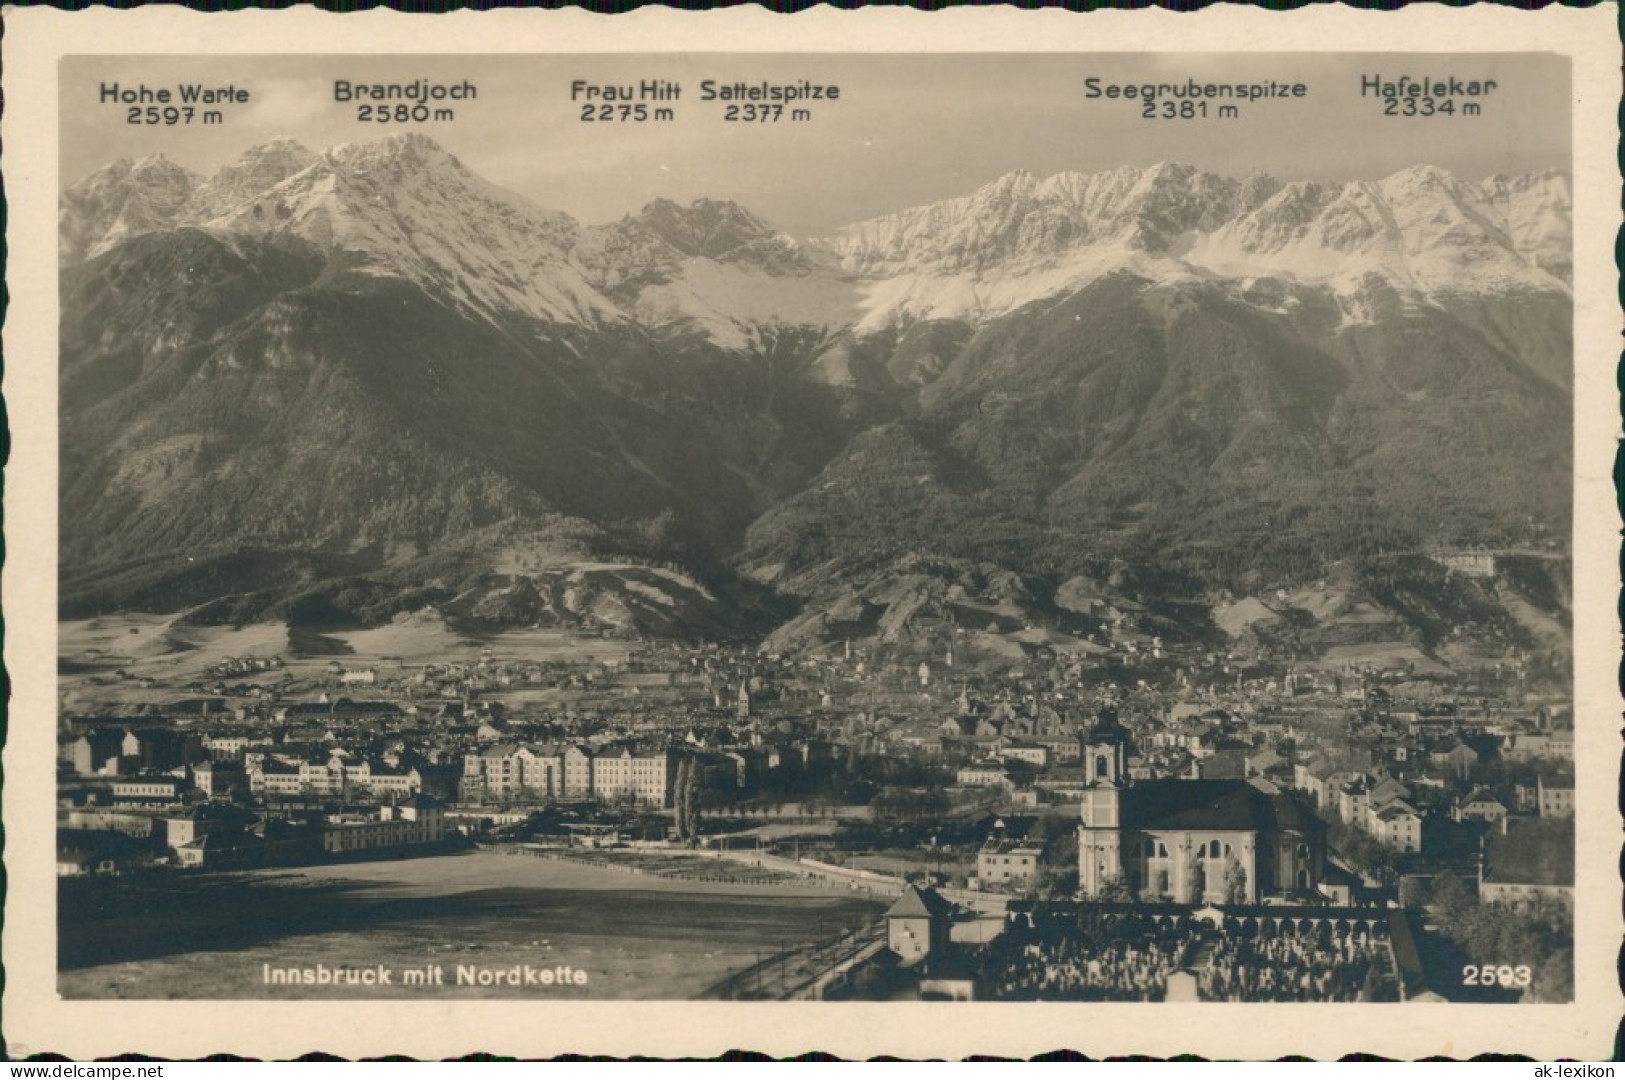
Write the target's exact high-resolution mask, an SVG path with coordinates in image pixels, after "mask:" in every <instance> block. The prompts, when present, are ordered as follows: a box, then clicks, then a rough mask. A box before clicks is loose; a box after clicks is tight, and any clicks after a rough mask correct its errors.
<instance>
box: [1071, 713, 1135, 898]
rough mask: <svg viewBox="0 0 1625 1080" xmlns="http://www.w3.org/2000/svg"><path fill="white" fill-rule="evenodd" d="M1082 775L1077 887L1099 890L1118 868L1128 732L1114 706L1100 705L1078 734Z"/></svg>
mask: <svg viewBox="0 0 1625 1080" xmlns="http://www.w3.org/2000/svg"><path fill="white" fill-rule="evenodd" d="M1080 741H1081V743H1082V746H1081V749H1082V751H1083V764H1084V770H1085V779H1086V780H1087V782H1088V785H1089V786H1088V787H1087V788H1086V789H1085V790H1084V793H1083V813H1082V817H1083V821H1082V823H1081V824H1080V825H1079V826H1078V890H1079V892H1080V893H1081V894H1082V895H1083V897H1084V898H1085V899H1093V898H1095V897H1098V896H1100V895H1101V893H1102V892H1103V891H1104V890H1105V888H1106V886H1107V884H1108V883H1109V882H1111V881H1112V880H1114V879H1116V878H1120V877H1121V876H1122V874H1123V850H1122V849H1123V810H1122V799H1123V789H1124V788H1125V787H1126V786H1128V732H1127V731H1126V730H1125V729H1124V728H1123V726H1122V725H1121V724H1119V723H1118V722H1117V712H1116V710H1115V709H1111V708H1102V709H1101V710H1100V715H1099V716H1098V717H1097V719H1096V720H1095V723H1094V724H1093V725H1092V726H1091V728H1090V730H1089V732H1088V733H1087V734H1086V735H1084V736H1083V737H1082V739H1081V740H1080Z"/></svg>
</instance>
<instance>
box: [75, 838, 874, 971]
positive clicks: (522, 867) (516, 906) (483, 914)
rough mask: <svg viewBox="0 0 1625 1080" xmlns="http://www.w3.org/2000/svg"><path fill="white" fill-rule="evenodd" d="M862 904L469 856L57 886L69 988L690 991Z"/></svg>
mask: <svg viewBox="0 0 1625 1080" xmlns="http://www.w3.org/2000/svg"><path fill="white" fill-rule="evenodd" d="M882 907H883V905H882V904H881V903H877V902H875V901H870V900H863V899H857V898H853V897H848V896H846V895H841V894H832V893H831V891H830V890H828V889H816V888H805V887H797V886H780V885H724V884H717V883H712V882H696V881H679V880H672V879H667V878H661V877H656V876H653V875H642V876H640V875H632V874H629V873H627V872H625V871H621V870H612V869H603V868H599V867H594V866H586V865H581V864H578V863H572V862H563V861H555V860H549V859H537V858H530V857H526V856H522V855H503V854H498V853H495V852H478V853H474V854H469V855H458V856H444V857H436V858H425V859H406V860H398V861H391V862H372V863H351V864H343V865H332V866H320V867H301V868H298V869H291V870H275V871H269V870H268V871H255V872H250V873H242V874H213V875H208V876H206V877H197V878H155V879H150V880H143V881H85V882H68V883H64V885H63V890H62V892H61V894H60V896H59V912H60V916H59V922H60V934H59V946H58V949H59V964H60V970H61V974H60V977H59V987H60V990H61V992H62V994H63V996H64V997H67V998H76V999H84V998H130V999H143V998H257V997H278V998H282V997H287V998H318V997H342V998H385V997H397V998H409V997H425V996H427V997H440V996H444V997H489V998H497V997H528V996H545V997H551V998H644V999H656V1000H658V999H675V998H687V997H691V996H693V995H695V994H697V993H699V992H700V991H702V990H704V989H705V988H706V987H707V986H709V985H710V984H711V983H713V982H715V981H717V980H718V979H721V978H723V977H724V976H726V975H727V974H729V973H730V972H731V971H738V970H740V969H741V968H744V967H746V966H747V965H749V964H751V963H754V962H755V961H756V959H757V957H758V953H761V954H762V955H767V954H771V953H773V952H775V951H777V950H778V949H780V948H781V947H782V946H783V945H794V944H796V943H797V942H802V941H808V940H811V939H813V938H814V937H817V936H821V935H827V934H830V933H832V932H834V931H835V930H838V929H840V928H842V927H844V926H852V925H857V924H859V923H862V922H867V921H868V920H869V919H871V918H872V917H873V916H874V915H875V914H877V913H878V912H879V911H881V910H882ZM266 964H269V965H271V966H273V967H314V966H315V965H317V964H325V965H327V966H328V967H334V966H337V965H348V966H351V967H368V966H372V965H383V966H384V967H385V968H388V969H390V970H393V971H395V972H397V973H399V972H404V971H405V970H407V969H410V968H423V967H425V966H430V965H440V966H442V967H443V968H444V970H445V972H446V980H447V985H444V986H442V987H435V988H419V987H402V986H400V985H399V984H398V980H399V978H400V975H399V974H397V976H396V978H397V984H396V985H393V986H388V987H340V988H334V987H331V986H328V987H323V986H282V985H274V986H272V985H265V983H264V982H263V978H262V966H263V965H266ZM523 964H528V965H532V966H533V967H536V968H542V967H548V968H556V967H557V966H559V965H568V966H570V967H573V968H576V969H580V970H584V971H586V972H587V973H588V980H589V981H588V983H587V985H586V986H583V987H576V986H570V987H568V988H561V987H557V986H548V987H530V988H523V987H522V988H519V989H513V988H508V987H482V986H453V985H451V981H452V978H453V975H454V973H455V971H456V968H457V966H458V965H462V966H465V967H483V968H495V969H502V968H506V967H511V966H513V965H523Z"/></svg>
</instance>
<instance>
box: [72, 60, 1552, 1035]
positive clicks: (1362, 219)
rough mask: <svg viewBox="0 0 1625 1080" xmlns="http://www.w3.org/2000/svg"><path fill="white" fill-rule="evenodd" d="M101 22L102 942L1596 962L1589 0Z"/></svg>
mask: <svg viewBox="0 0 1625 1080" xmlns="http://www.w3.org/2000/svg"><path fill="white" fill-rule="evenodd" d="M62 71H63V85H62V95H63V98H64V99H65V100H79V101H85V102H89V103H93V107H90V108H86V109H85V110H83V111H82V112H80V113H79V114H78V117H77V118H76V120H75V121H74V122H71V123H68V122H65V130H64V137H63V141H62V157H63V168H62V171H61V176H62V179H63V181H64V185H63V187H62V194H61V212H60V242H61V252H60V261H61V268H62V270H61V309H60V319H61V329H60V335H61V336H60V340H61V352H60V425H61V426H60V454H61V463H62V465H61V488H60V529H61V532H60V537H61V540H60V544H61V561H60V579H59V604H60V616H61V627H60V633H59V638H58V643H59V644H58V653H59V672H60V697H61V716H60V723H59V731H58V738H59V743H60V748H61V753H60V760H59V765H58V785H57V814H58V820H59V831H58V848H59V852H60V854H59V859H58V872H59V873H60V875H61V882H60V884H59V887H58V918H59V935H60V936H59V946H58V947H59V956H60V967H61V973H60V979H61V983H60V985H61V990H62V992H63V994H64V995H66V996H68V997H79V996H88V997H135V998H149V997H174V996H182V997H193V996H202V997H212V996H218V997H253V996H262V995H275V996H352V995H358V994H359V995H380V996H390V995H396V994H423V993H431V994H448V995H449V994H464V995H471V996H488V995H504V994H507V995H515V994H517V995H528V994H535V993H538V992H541V993H548V994H552V995H556V996H565V997H610V998H619V997H651V998H701V999H705V998H727V999H738V1000H817V1001H828V1002H838V1001H852V1000H903V999H907V1000H914V999H918V1000H940V1001H956V1000H995V1001H1161V1000H1165V999H1168V998H1176V999H1181V1000H1200V1001H1237V1000H1239V1001H1391V1002H1401V1001H1410V1000H1415V999H1418V998H1422V999H1430V998H1442V999H1446V1000H1468V1001H1494V1002H1505V1003H1518V1002H1562V1001H1567V1000H1569V998H1570V995H1571V992H1572V979H1571V974H1570V969H1571V966H1572V953H1573V932H1572V926H1571V921H1570V911H1571V909H1572V892H1573V889H1572V886H1573V876H1574V830H1573V816H1574V774H1573V754H1574V737H1573V708H1572V694H1571V689H1570V687H1571V678H1570V665H1571V659H1572V650H1571V645H1570V637H1571V622H1570V612H1569V596H1570V591H1571V582H1572V570H1571V560H1570V549H1569V542H1568V538H1569V533H1570V505H1569V499H1568V491H1567V486H1566V483H1565V480H1566V477H1567V476H1568V475H1569V474H1570V472H1571V471H1572V467H1573V466H1572V453H1571V438H1572V436H1571V431H1572V426H1573V424H1572V419H1571V402H1570V393H1571V387H1572V380H1573V364H1572V344H1571V340H1570V320H1571V303H1572V301H1571V292H1570V287H1569V275H1570V252H1571V247H1572V244H1571V214H1570V179H1569V174H1568V171H1567V166H1568V160H1569V153H1568V145H1567V132H1566V130H1565V129H1564V128H1562V127H1561V126H1557V125H1546V124H1544V123H1543V117H1545V116H1547V115H1550V114H1552V113H1555V112H1559V111H1561V109H1562V105H1563V102H1564V100H1565V99H1566V97H1567V77H1566V76H1567V70H1566V62H1565V61H1563V60H1561V59H1558V58H1552V57H1545V56H1537V55H1528V54H1525V55H1511V56H1494V57H1488V58H1475V59H1473V60H1472V61H1470V62H1469V61H1464V60H1459V59H1455V58H1450V57H1422V58H1418V57H1414V56H1412V57H1403V56H1386V57H1383V56H1375V57H1374V56H1368V55H1362V56H1346V57H1345V56H1321V57H1317V58H1315V59H1314V61H1313V63H1312V64H1305V63H1303V62H1301V61H1294V60H1283V59H1280V58H1257V59H1252V58H1245V57H1223V58H1214V57H1187V56H1166V55H1148V56H1134V57H1122V56H1117V57H1091V56H1067V57H1064V58H1059V59H1057V58H1045V57H1033V56H1016V57H1011V56H999V57H974V58H973V57H954V56H939V57H930V58H925V59H921V58H912V57H905V58H902V59H901V60H898V59H891V58H887V59H880V58H842V59H839V60H835V61H831V60H829V59H822V60H819V61H818V62H817V63H811V62H808V61H806V60H804V59H802V58H798V57H789V58H776V59H774V60H773V61H772V62H764V61H754V62H751V61H744V60H741V59H738V58H730V57H685V58H682V59H672V58H666V57H656V56H630V57H619V58H615V59H613V60H592V61H582V60H576V61H573V62H572V63H571V64H570V65H569V66H568V67H567V68H566V67H565V66H564V65H561V64H558V63H556V62H549V61H545V60H544V61H533V60H529V59H522V60H515V59H508V60H504V61H500V62H498V61H494V60H492V59H490V58H481V59H480V60H479V61H478V62H477V63H476V62H472V61H471V60H470V59H468V58H455V59H447V58H433V57H427V58H426V57H410V58H400V59H394V58H371V59H368V60H367V61H365V62H361V61H357V60H354V59H349V58H309V59H303V60H300V61H294V62H290V61H288V60H285V59H281V58H276V59H264V58H247V59H244V58H233V59H231V60H229V61H220V60H210V59H203V58H189V57H188V58H174V57H161V58H151V59H149V58H127V59H120V60H118V61H109V60H107V59H104V58H73V59H70V60H69V61H68V62H66V63H65V64H64V66H63V69H62ZM803 72H805V73H807V74H809V75H815V76H816V78H803V77H799V76H801V75H802V73H803ZM1018 72H1019V78H1016V77H1015V76H1016V75H1017V73H1018ZM476 76H477V77H476ZM577 76H580V77H577ZM949 82H951V85H952V87H953V93H952V94H951V95H950V96H946V97H937V96H936V95H935V94H933V95H931V96H929V97H926V96H923V95H922V94H921V92H920V91H921V88H938V87H941V86H942V85H943V84H945V83H949ZM1433 83H1437V84H1439V85H1437V86H1434V85H1432V84H1433ZM1418 86H1419V87H1421V88H1422V89H1423V90H1425V91H1427V93H1426V94H1425V95H1421V96H1418V95H1413V94H1412V93H1410V91H1411V89H1412V88H1413V87H1418ZM166 90H167V91H169V93H168V94H166V93H164V91H166ZM526 98H529V99H532V100H536V101H540V102H543V103H545V104H546V105H547V106H550V108H543V109H539V110H538V114H539V122H536V123H535V125H534V127H533V128H532V129H531V130H530V131H528V132H527V133H526V135H525V137H524V138H523V139H522V140H519V145H516V140H515V139H514V135H515V134H516V131H515V128H516V126H517V125H518V123H519V121H516V120H515V118H514V116H513V113H512V111H511V108H509V107H508V106H509V104H510V103H512V102H514V101H518V100H522V99H526ZM877 101H885V102H889V103H892V106H893V111H892V113H891V115H890V116H886V115H878V116H877V114H876V110H875V108H874V105H873V103H874V102H877ZM1311 101H1319V102H1321V105H1320V109H1325V108H1328V107H1333V108H1343V109H1346V111H1347V113H1348V116H1349V121H1348V123H1349V127H1350V129H1351V136H1350V138H1349V139H1348V140H1347V141H1339V142H1338V143H1337V144H1335V145H1333V144H1322V149H1321V152H1320V154H1319V155H1318V158H1317V157H1316V155H1314V154H1313V153H1309V154H1306V153H1304V152H1303V150H1302V144H1299V143H1297V142H1296V141H1295V140H1293V139H1291V138H1290V137H1289V135H1288V133H1289V132H1290V130H1291V129H1292V128H1294V127H1301V126H1305V125H1309V124H1314V123H1318V122H1320V117H1321V115H1322V114H1321V112H1320V110H1319V109H1317V110H1313V111H1311V110H1309V109H1307V108H1306V107H1305V103H1306V102H1311ZM1420 102H1426V103H1427V104H1428V106H1429V107H1431V108H1434V109H1440V108H1453V109H1454V110H1455V111H1456V112H1457V115H1458V116H1460V117H1461V118H1462V119H1461V120H1459V121H1458V122H1456V123H1455V124H1453V125H1452V126H1448V127H1445V126H1443V125H1442V124H1440V123H1439V120H1440V119H1442V118H1430V119H1431V122H1433V123H1434V125H1435V126H1434V127H1431V128H1427V129H1425V130H1428V131H1431V132H1435V133H1440V137H1439V138H1437V139H1430V140H1427V141H1426V142H1424V141H1423V140H1422V139H1420V138H1418V137H1416V135H1415V134H1413V132H1414V131H1418V130H1419V129H1417V128H1415V127H1406V126H1404V124H1403V120H1402V118H1401V124H1400V126H1398V127H1396V126H1395V120H1396V117H1395V116H1394V115H1393V114H1394V113H1396V112H1397V111H1398V110H1399V109H1400V108H1402V107H1404V108H1410V107H1413V106H1414V105H1415V104H1417V103H1420ZM1197 110H1200V111H1202V112H1206V113H1207V114H1208V115H1210V116H1211V117H1213V118H1214V119H1213V122H1212V123H1210V124H1209V125H1208V126H1207V127H1205V128H1203V129H1201V131H1200V132H1199V133H1193V132H1191V131H1190V130H1189V129H1188V128H1187V127H1183V126H1181V117H1184V118H1185V119H1186V120H1187V121H1190V120H1191V114H1192V113H1193V112H1196V111H1197ZM1483 110H1490V111H1491V113H1492V114H1493V115H1494V116H1495V119H1496V121H1497V122H1496V123H1495V124H1494V125H1493V126H1492V125H1490V124H1487V123H1484V122H1483V121H1481V120H1479V119H1478V117H1480V116H1481V115H1482V114H1483ZM153 112H155V113H156V115H157V118H158V119H157V122H143V123H128V122H126V117H127V116H136V117H144V114H146V113H153ZM1165 113H1166V114H1167V116H1168V118H1167V119H1163V115H1164V114H1165ZM1146 114H1149V115H1150V116H1151V119H1150V120H1149V121H1148V120H1147V119H1146V118H1145V116H1146ZM679 115H680V117H681V118H680V119H679ZM1012 116H1019V117H1021V118H1023V121H1024V122H1023V123H1022V125H1021V126H1020V127H1019V128H1018V129H1016V130H1013V131H1012V130H1008V129H1003V124H1004V123H1005V122H1006V121H1007V119H1008V118H1009V117H1012ZM374 119H375V121H376V122H371V123H368V121H372V120H374ZM357 120H360V121H362V123H360V124H358V123H357ZM403 120H404V122H403ZM1427 122H1429V119H1415V120H1413V123H1414V124H1423V123H1427ZM800 125H809V127H810V126H812V125H816V131H813V132H812V133H811V134H810V135H802V134H801V132H800V131H799V130H798V129H799V126H800ZM1266 127H1275V128H1278V129H1280V130H1281V131H1282V135H1281V136H1280V137H1278V138H1277V139H1275V140H1272V141H1270V142H1264V143H1260V142H1258V141H1255V140H1246V141H1237V140H1235V139H1234V138H1233V131H1234V130H1235V129H1240V130H1243V131H1257V130H1261V129H1263V128H1266ZM399 129H404V130H399ZM657 129H658V133H657V134H655V135H653V136H650V135H647V134H646V132H648V131H651V130H657ZM1509 130H1510V131H1511V132H1512V133H1514V135H1515V136H1520V137H1512V138H1509ZM1384 131H1393V132H1394V133H1395V134H1396V135H1397V137H1390V138H1386V139H1384V138H1378V137H1376V136H1378V135H1379V133H1381V132H1384ZM668 132H671V133H678V134H680V135H681V138H682V142H681V144H680V145H673V144H672V143H671V141H670V136H668V135H667V133H668ZM1067 132H1072V133H1074V134H1073V137H1072V138H1070V139H1067V138H1064V137H1063V136H1064V134H1065V133H1067ZM1355 132H1359V133H1366V132H1368V133H1369V134H1370V135H1371V136H1372V137H1371V138H1370V139H1367V138H1363V137H1358V136H1357V135H1355V134H1354V133H1355ZM1193 134H1194V137H1193ZM791 138H794V139H796V140H797V142H796V149H797V151H798V152H797V153H796V154H794V155H788V154H786V153H785V149H786V140H787V139H791ZM971 147H975V148H976V153H975V156H974V158H971V157H970V155H969V154H968V153H967V151H968V150H969V148H971ZM1176 155H1177V158H1176ZM956 158H957V159H959V160H960V161H962V162H965V164H961V165H959V166H958V167H953V166H949V165H947V162H949V161H952V160H955V159H956ZM583 163H585V164H583ZM561 165H563V166H564V167H567V169H568V175H562V176H561V175H558V171H557V170H558V169H559V168H560V166H561ZM205 955H206V956H208V957H209V959H210V962H209V964H208V967H207V971H206V973H205V974H203V975H201V976H200V974H199V966H200V963H199V962H200V960H201V959H202V958H203V957H204V956H205Z"/></svg>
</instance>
